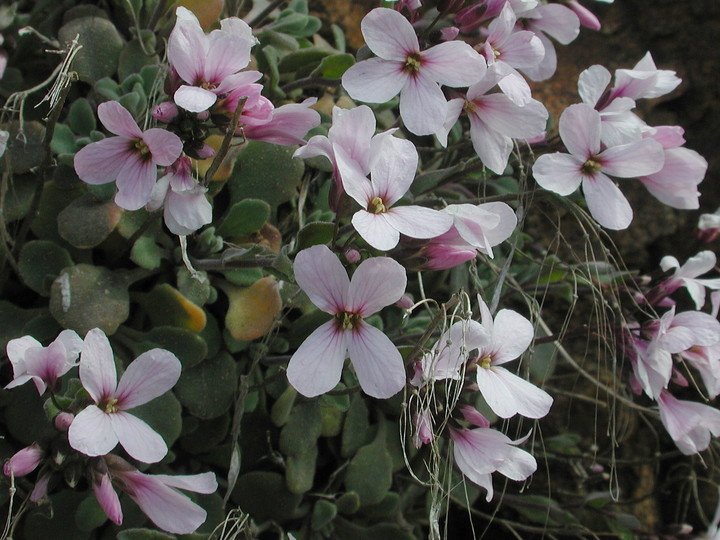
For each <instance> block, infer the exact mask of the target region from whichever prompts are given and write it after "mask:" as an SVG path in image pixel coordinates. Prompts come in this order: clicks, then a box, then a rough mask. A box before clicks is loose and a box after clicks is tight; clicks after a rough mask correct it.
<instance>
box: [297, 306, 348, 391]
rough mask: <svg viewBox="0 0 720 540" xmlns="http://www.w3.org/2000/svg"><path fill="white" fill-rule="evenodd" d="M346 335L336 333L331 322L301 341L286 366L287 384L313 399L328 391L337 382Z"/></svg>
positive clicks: (341, 331)
mask: <svg viewBox="0 0 720 540" xmlns="http://www.w3.org/2000/svg"><path fill="white" fill-rule="evenodd" d="M348 334H349V332H347V331H344V330H339V329H338V327H337V321H335V319H332V320H330V321H328V322H326V323H325V324H323V325H322V326H320V327H319V328H317V329H316V330H315V331H314V332H313V333H312V334H310V335H309V336H308V337H307V338H306V339H305V341H303V343H302V345H300V347H298V350H297V351H295V354H293V355H292V358H290V362H289V363H288V367H287V377H288V381H289V382H290V384H291V385H292V386H293V388H295V390H297V391H298V392H300V393H301V394H302V395H303V396H305V397H315V396H319V395H320V394H324V393H325V392H329V391H330V390H332V389H333V388H334V387H335V385H336V384H337V383H339V382H340V375H341V374H342V368H343V363H344V362H345V357H346V356H347V342H348V339H349V338H348Z"/></svg>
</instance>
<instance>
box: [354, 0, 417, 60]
mask: <svg viewBox="0 0 720 540" xmlns="http://www.w3.org/2000/svg"><path fill="white" fill-rule="evenodd" d="M360 28H361V29H362V34H363V37H364V38H365V43H367V46H368V47H370V50H371V51H372V52H374V53H375V54H376V55H377V56H379V57H380V58H384V59H385V60H397V61H399V62H405V59H406V58H407V56H408V55H409V54H411V53H415V52H419V51H420V45H419V44H418V39H417V36H416V35H415V30H414V29H413V27H412V25H411V24H410V22H409V21H408V20H407V19H406V18H405V17H403V16H402V15H400V13H398V12H397V11H395V10H393V9H387V8H377V9H373V10H372V11H371V12H370V13H368V14H367V15H366V16H365V18H364V19H363V20H362V23H361V24H360Z"/></svg>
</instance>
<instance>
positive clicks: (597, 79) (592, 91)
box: [578, 65, 612, 107]
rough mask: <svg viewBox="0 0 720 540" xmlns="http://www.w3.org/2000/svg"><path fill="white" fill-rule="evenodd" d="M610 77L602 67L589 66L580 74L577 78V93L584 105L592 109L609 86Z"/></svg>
mask: <svg viewBox="0 0 720 540" xmlns="http://www.w3.org/2000/svg"><path fill="white" fill-rule="evenodd" d="M611 78H612V76H611V75H610V72H609V71H608V70H607V69H605V68H604V67H603V66H600V65H595V66H590V67H589V68H587V69H586V70H585V71H583V72H582V73H580V77H579V78H578V93H579V94H580V98H581V99H582V100H583V102H584V103H587V104H588V105H590V106H592V107H594V106H595V105H596V104H597V102H598V101H600V98H601V97H602V95H603V93H604V92H605V89H606V88H607V86H608V85H609V84H610V79H611Z"/></svg>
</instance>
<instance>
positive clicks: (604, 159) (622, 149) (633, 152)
mask: <svg viewBox="0 0 720 540" xmlns="http://www.w3.org/2000/svg"><path fill="white" fill-rule="evenodd" d="M598 161H600V163H602V171H603V172H604V173H605V174H609V175H610V176H618V177H620V178H635V177H636V176H645V175H648V174H652V173H656V172H658V171H659V170H660V169H662V167H663V163H664V162H665V151H664V150H663V148H662V146H661V145H660V143H658V142H657V141H654V140H653V139H642V140H640V141H636V142H634V143H631V144H624V145H621V146H613V147H611V148H608V149H607V150H605V151H604V152H603V153H601V154H600V155H599V156H598Z"/></svg>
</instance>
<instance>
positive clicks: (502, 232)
mask: <svg viewBox="0 0 720 540" xmlns="http://www.w3.org/2000/svg"><path fill="white" fill-rule="evenodd" d="M442 212H444V213H445V214H449V215H451V216H452V217H453V226H452V228H451V229H450V230H449V231H448V232H447V233H444V234H442V235H440V236H439V237H437V238H435V239H433V241H436V240H437V241H439V242H441V243H442V241H443V238H445V236H446V235H448V234H452V231H457V234H458V235H460V238H462V240H463V241H465V242H466V243H467V244H468V245H470V246H472V247H473V248H474V249H476V250H477V251H479V252H480V253H485V254H486V255H487V256H489V257H490V258H491V259H492V258H493V252H492V248H493V246H497V245H498V244H500V243H502V242H504V241H505V240H507V239H508V238H510V235H511V234H512V233H513V231H514V230H515V227H516V226H517V216H515V212H514V211H513V209H512V208H510V206H508V205H507V204H505V203H503V202H494V203H482V204H478V205H473V204H449V205H447V206H446V207H445V208H443V209H442Z"/></svg>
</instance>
